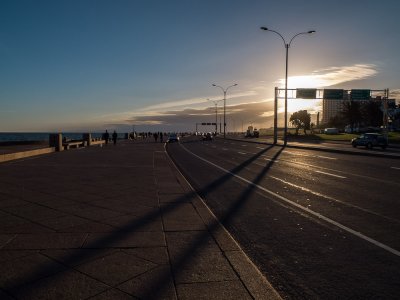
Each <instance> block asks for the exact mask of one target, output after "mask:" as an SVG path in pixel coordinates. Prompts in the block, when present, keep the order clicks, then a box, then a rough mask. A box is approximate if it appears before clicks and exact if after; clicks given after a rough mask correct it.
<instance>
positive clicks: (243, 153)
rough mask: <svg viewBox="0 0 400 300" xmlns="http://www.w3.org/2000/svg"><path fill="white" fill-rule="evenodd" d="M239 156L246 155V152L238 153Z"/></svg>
mask: <svg viewBox="0 0 400 300" xmlns="http://www.w3.org/2000/svg"><path fill="white" fill-rule="evenodd" d="M238 153H239V154H242V155H246V154H247V153H246V152H238Z"/></svg>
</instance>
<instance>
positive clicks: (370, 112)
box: [362, 100, 383, 127]
mask: <svg viewBox="0 0 400 300" xmlns="http://www.w3.org/2000/svg"><path fill="white" fill-rule="evenodd" d="M381 107H382V103H381V102H380V101H373V100H370V101H368V102H365V103H363V105H362V116H363V121H364V123H365V125H367V126H373V127H378V126H381V125H382V122H383V111H382V109H381Z"/></svg>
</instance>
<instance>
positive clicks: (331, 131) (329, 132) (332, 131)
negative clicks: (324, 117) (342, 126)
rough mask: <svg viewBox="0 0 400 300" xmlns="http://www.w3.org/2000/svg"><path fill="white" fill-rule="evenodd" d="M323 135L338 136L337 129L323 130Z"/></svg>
mask: <svg viewBox="0 0 400 300" xmlns="http://www.w3.org/2000/svg"><path fill="white" fill-rule="evenodd" d="M324 133H325V134H339V129H337V128H325V130H324Z"/></svg>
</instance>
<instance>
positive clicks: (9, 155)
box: [0, 147, 56, 163]
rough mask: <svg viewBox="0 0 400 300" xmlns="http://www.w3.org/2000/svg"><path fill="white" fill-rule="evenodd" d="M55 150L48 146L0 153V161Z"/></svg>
mask: <svg viewBox="0 0 400 300" xmlns="http://www.w3.org/2000/svg"><path fill="white" fill-rule="evenodd" d="M55 151H56V149H55V148H54V147H48V148H42V149H35V150H28V151H22V152H15V153H7V154H0V163H2V162H6V161H10V160H15V159H21V158H27V157H31V156H36V155H41V154H47V153H52V152H55Z"/></svg>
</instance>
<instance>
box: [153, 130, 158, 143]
mask: <svg viewBox="0 0 400 300" xmlns="http://www.w3.org/2000/svg"><path fill="white" fill-rule="evenodd" d="M153 137H154V141H155V142H156V143H157V139H158V134H157V132H154V134H153Z"/></svg>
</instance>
